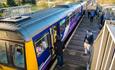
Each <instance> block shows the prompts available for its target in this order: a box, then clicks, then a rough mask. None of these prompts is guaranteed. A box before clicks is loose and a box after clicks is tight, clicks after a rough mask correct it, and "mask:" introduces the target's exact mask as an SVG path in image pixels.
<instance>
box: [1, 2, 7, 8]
mask: <svg viewBox="0 0 115 70" xmlns="http://www.w3.org/2000/svg"><path fill="white" fill-rule="evenodd" d="M4 7H8V5H7V4H5V3H0V8H4Z"/></svg>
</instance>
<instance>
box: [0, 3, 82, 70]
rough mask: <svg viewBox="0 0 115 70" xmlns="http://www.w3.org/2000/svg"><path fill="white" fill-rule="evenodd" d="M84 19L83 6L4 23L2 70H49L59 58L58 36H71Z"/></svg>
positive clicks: (0, 27)
mask: <svg viewBox="0 0 115 70" xmlns="http://www.w3.org/2000/svg"><path fill="white" fill-rule="evenodd" d="M81 16H82V8H81V5H80V4H76V5H75V4H71V5H68V7H66V8H65V7H55V8H49V9H46V10H42V11H38V12H35V13H32V14H31V15H29V16H28V15H25V16H24V15H23V16H21V17H13V18H5V19H1V20H0V70H17V69H24V70H38V69H39V70H45V69H46V68H47V66H48V64H49V63H50V62H51V60H52V59H53V57H55V53H54V52H55V51H54V50H53V49H51V48H54V43H55V42H56V38H55V37H56V35H59V36H60V37H61V38H62V41H65V39H66V38H67V37H68V36H69V34H70V33H71V31H72V29H73V28H74V27H75V26H76V25H77V24H76V23H77V21H78V20H79V19H80V17H81Z"/></svg>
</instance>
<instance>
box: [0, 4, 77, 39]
mask: <svg viewBox="0 0 115 70" xmlns="http://www.w3.org/2000/svg"><path fill="white" fill-rule="evenodd" d="M77 7H79V4H78V5H76V8H77ZM74 9H75V6H72V7H70V8H64V7H56V8H49V9H45V10H41V11H38V12H35V13H32V14H26V15H23V16H21V17H16V18H13V19H12V18H6V19H2V20H0V24H1V23H2V24H3V25H2V26H0V29H3V28H4V29H8V30H13V31H19V32H20V33H22V34H23V36H24V39H25V40H26V41H29V40H30V39H31V38H32V37H33V36H35V35H36V34H37V33H38V32H41V31H42V30H44V29H46V28H48V27H49V26H51V25H52V24H54V23H56V22H57V21H59V20H60V18H64V17H65V16H67V15H68V14H69V13H70V12H72V11H73V10H74ZM19 19H20V20H19Z"/></svg>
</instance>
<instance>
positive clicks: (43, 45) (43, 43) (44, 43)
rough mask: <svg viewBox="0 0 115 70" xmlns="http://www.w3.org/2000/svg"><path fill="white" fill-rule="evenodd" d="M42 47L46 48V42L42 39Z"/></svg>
mask: <svg viewBox="0 0 115 70" xmlns="http://www.w3.org/2000/svg"><path fill="white" fill-rule="evenodd" d="M42 47H43V48H44V49H46V48H47V44H46V42H45V41H42Z"/></svg>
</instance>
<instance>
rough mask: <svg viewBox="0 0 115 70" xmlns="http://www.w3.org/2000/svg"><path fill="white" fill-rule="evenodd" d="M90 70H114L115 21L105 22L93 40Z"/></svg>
mask: <svg viewBox="0 0 115 70" xmlns="http://www.w3.org/2000/svg"><path fill="white" fill-rule="evenodd" d="M90 70H115V21H110V20H107V21H106V22H105V25H104V27H103V29H102V30H101V31H100V34H99V35H98V37H97V39H96V40H95V42H94V44H93V57H92V62H91V65H90Z"/></svg>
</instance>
